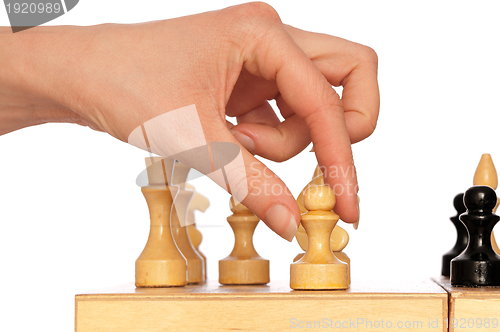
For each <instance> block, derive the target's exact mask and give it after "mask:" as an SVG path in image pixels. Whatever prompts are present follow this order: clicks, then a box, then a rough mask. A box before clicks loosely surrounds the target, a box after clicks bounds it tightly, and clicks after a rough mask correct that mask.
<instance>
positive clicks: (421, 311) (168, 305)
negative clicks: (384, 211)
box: [75, 280, 448, 332]
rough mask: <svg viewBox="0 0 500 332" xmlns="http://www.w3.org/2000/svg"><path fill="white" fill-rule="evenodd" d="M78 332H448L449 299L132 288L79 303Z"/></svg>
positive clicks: (427, 287)
mask: <svg viewBox="0 0 500 332" xmlns="http://www.w3.org/2000/svg"><path fill="white" fill-rule="evenodd" d="M75 299H76V319H75V324H76V328H75V330H76V331H77V332H88V331H93V332H95V331H106V332H112V331H120V332H128V331H141V332H145V331H196V332H202V331H226V330H231V331H232V330H237V331H240V330H241V331H289V330H302V329H304V330H328V329H331V330H334V329H337V330H338V329H342V330H345V331H373V330H374V329H375V330H377V329H385V328H390V329H391V330H393V331H399V330H404V331H447V326H446V325H445V322H446V319H447V318H448V294H447V292H446V291H445V290H444V289H443V288H442V287H440V286H439V285H438V284H436V283H435V282H433V281H431V280H427V281H418V282H409V281H406V282H404V283H403V282H400V283H398V284H396V283H391V282H387V281H385V282H376V281H373V280H372V281H369V280H366V281H364V282H357V281H355V280H353V283H352V286H351V288H350V289H348V290H339V291H293V290H291V289H290V287H289V284H288V282H274V281H272V282H271V283H270V284H268V285H265V286H222V285H220V284H219V283H218V282H215V281H209V282H207V283H205V284H201V285H188V286H186V287H180V288H136V287H134V285H133V284H126V285H123V286H119V287H115V288H109V289H105V290H100V291H96V292H88V293H86V294H79V295H77V296H76V298H75Z"/></svg>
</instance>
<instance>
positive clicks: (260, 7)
mask: <svg viewBox="0 0 500 332" xmlns="http://www.w3.org/2000/svg"><path fill="white" fill-rule="evenodd" d="M241 7H242V8H241V9H242V10H243V11H244V14H245V15H250V16H253V17H260V18H265V19H269V20H273V21H279V22H281V19H280V17H279V15H278V12H277V11H276V10H275V9H274V8H273V7H272V6H271V5H269V4H267V3H265V2H260V1H256V2H250V3H247V4H244V5H242V6H241Z"/></svg>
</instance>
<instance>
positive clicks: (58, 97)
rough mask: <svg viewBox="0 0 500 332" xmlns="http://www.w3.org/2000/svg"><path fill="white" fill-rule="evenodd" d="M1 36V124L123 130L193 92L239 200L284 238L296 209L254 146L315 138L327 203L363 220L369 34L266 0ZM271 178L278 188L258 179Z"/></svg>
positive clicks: (271, 147) (281, 150)
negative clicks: (306, 25) (237, 151)
mask: <svg viewBox="0 0 500 332" xmlns="http://www.w3.org/2000/svg"><path fill="white" fill-rule="evenodd" d="M0 45H2V47H1V48H0V134H6V133H8V132H12V131H14V130H18V129H21V128H24V127H28V126H33V125H38V124H43V123H49V122H69V123H77V124H80V125H84V126H89V127H90V128H92V129H95V130H100V131H104V132H107V133H109V134H110V135H112V136H114V137H116V138H117V139H119V140H122V141H124V142H127V138H128V136H129V134H130V132H131V131H132V130H134V129H135V128H136V127H137V126H140V125H141V124H142V123H144V122H146V121H148V120H149V119H152V118H154V117H156V116H158V115H160V114H163V113H165V112H167V111H169V110H175V109H178V108H181V107H185V106H187V105H191V104H195V105H196V108H197V111H198V114H199V116H200V120H201V121H202V123H203V130H204V134H205V137H206V138H207V140H208V141H211V142H217V141H219V142H222V141H223V142H233V143H236V144H239V145H240V147H241V148H242V151H243V158H244V161H245V165H246V172H247V182H248V185H249V191H250V194H249V195H248V196H247V197H246V199H245V200H244V201H243V204H245V205H246V206H247V207H248V208H249V209H251V210H252V211H253V212H254V213H255V214H256V215H257V216H258V217H260V218H261V219H262V220H263V221H264V222H265V223H266V224H267V225H268V226H269V227H270V228H271V229H273V230H274V231H275V232H276V233H278V234H279V235H281V236H282V237H284V238H286V239H288V240H291V238H292V237H293V235H294V234H295V231H296V230H297V225H298V224H299V222H300V212H299V209H298V206H297V203H296V202H295V199H294V198H293V197H292V196H291V195H290V194H289V193H288V192H289V191H288V190H285V188H286V186H285V184H284V183H283V182H282V181H281V180H280V179H279V177H278V176H276V175H274V174H272V172H271V171H270V170H268V169H267V168H266V167H265V166H264V165H263V164H262V163H261V162H259V161H258V160H257V159H255V157H254V155H259V156H262V157H264V158H267V159H270V160H274V161H284V160H287V159H289V158H291V157H293V156H295V155H296V154H298V153H299V152H300V151H302V150H303V149H304V148H305V147H307V145H308V144H310V142H311V141H312V142H313V144H314V150H315V153H316V157H317V160H318V163H319V165H320V166H322V167H323V170H326V173H331V174H335V175H334V176H330V177H328V176H326V177H325V182H326V183H327V184H328V185H330V186H332V188H334V189H335V192H336V193H337V204H336V208H335V212H336V213H338V214H339V215H340V217H341V219H342V220H343V221H345V222H348V223H354V222H356V221H358V220H359V207H358V200H357V196H356V194H357V179H356V173H355V171H353V170H355V168H354V163H353V156H352V151H351V144H352V143H355V142H358V141H361V140H363V139H364V138H366V137H368V136H369V135H371V133H372V132H373V130H374V129H375V126H376V122H377V117H378V111H379V90H378V84H377V55H376V53H375V52H374V51H373V50H372V49H371V48H369V47H367V46H363V45H360V44H357V43H353V42H350V41H347V40H344V39H341V38H338V37H333V36H329V35H324V34H318V33H311V32H307V31H303V30H299V29H296V28H294V27H291V26H287V25H285V24H283V23H282V22H281V20H280V18H279V15H278V14H277V13H276V11H275V10H274V9H273V8H272V7H270V6H269V5H267V4H265V3H248V4H243V5H238V6H234V7H229V8H225V9H222V10H218V11H213V12H207V13H202V14H198V15H193V16H187V17H181V18H176V19H170V20H164V21H155V22H148V23H142V24H134V25H118V24H104V25H99V26H90V27H73V26H60V27H36V28H31V29H29V30H26V31H23V32H19V33H15V34H13V33H12V32H11V30H10V28H9V27H4V28H0ZM332 85H333V86H342V87H343V93H342V98H340V97H339V96H338V95H337V93H336V92H335V90H334V89H333V88H332ZM271 99H275V100H276V102H277V105H278V107H279V109H280V112H281V114H282V115H283V117H284V119H285V121H284V122H280V121H279V119H278V118H277V116H276V114H275V113H274V111H273V110H272V108H271V106H270V105H269V104H268V102H267V101H268V100H271ZM226 115H229V116H234V117H236V119H237V122H238V124H237V125H236V126H233V125H232V124H230V123H229V122H227V121H226V119H225V116H226ZM188 166H192V165H188ZM335 169H336V170H337V171H331V172H330V170H335ZM338 170H344V171H342V172H341V171H338ZM346 170H349V171H346ZM310 171H312V170H310ZM306 173H307V171H306ZM324 173H325V172H324ZM263 174H267V175H269V174H272V176H266V177H265V178H264V176H263ZM307 181H309V179H306V180H305V183H307ZM273 186H274V188H278V187H277V186H279V187H281V188H282V189H283V190H273V191H269V190H265V188H266V187H267V188H272V187H273ZM340 189H343V190H340ZM264 192H266V195H264V194H263V193H264ZM257 193H260V194H257Z"/></svg>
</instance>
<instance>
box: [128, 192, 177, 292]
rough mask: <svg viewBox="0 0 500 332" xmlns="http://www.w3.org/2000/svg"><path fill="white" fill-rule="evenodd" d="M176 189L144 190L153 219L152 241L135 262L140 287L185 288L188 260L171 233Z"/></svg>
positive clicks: (137, 284)
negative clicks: (173, 191)
mask: <svg viewBox="0 0 500 332" xmlns="http://www.w3.org/2000/svg"><path fill="white" fill-rule="evenodd" d="M175 189H176V188H172V187H169V188H165V187H163V188H155V187H144V188H142V193H143V194H144V197H145V198H146V201H147V203H148V207H149V213H150V217H151V228H150V233H149V238H148V241H147V243H146V246H145V248H144V250H143V251H142V253H141V255H140V256H139V258H137V260H136V262H135V285H136V287H172V286H184V285H186V284H187V279H186V271H187V266H186V259H185V258H184V256H183V255H182V254H181V253H180V252H179V249H178V248H177V246H176V245H175V242H174V240H173V238H172V233H171V232H170V208H171V206H172V194H171V190H175Z"/></svg>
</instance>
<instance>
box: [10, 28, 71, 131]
mask: <svg viewBox="0 0 500 332" xmlns="http://www.w3.org/2000/svg"><path fill="white" fill-rule="evenodd" d="M67 29H68V27H36V28H32V29H29V30H26V31H24V32H20V33H12V31H11V29H10V28H9V27H0V45H2V47H1V48H0V135H3V134H6V133H8V132H11V131H15V130H18V129H21V128H24V127H28V126H33V125H38V124H42V123H47V122H81V121H80V119H79V116H78V114H75V113H74V112H72V111H71V110H69V109H68V108H67V107H66V106H65V105H64V104H63V101H64V98H62V97H63V95H64V91H65V89H64V84H63V81H62V80H59V79H58V76H59V72H60V70H61V65H58V64H57V61H58V58H57V54H58V53H59V54H60V53H61V51H64V48H63V47H62V45H63V44H64V43H65V41H64V38H66V37H67V35H68V34H67V32H66V31H67Z"/></svg>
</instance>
